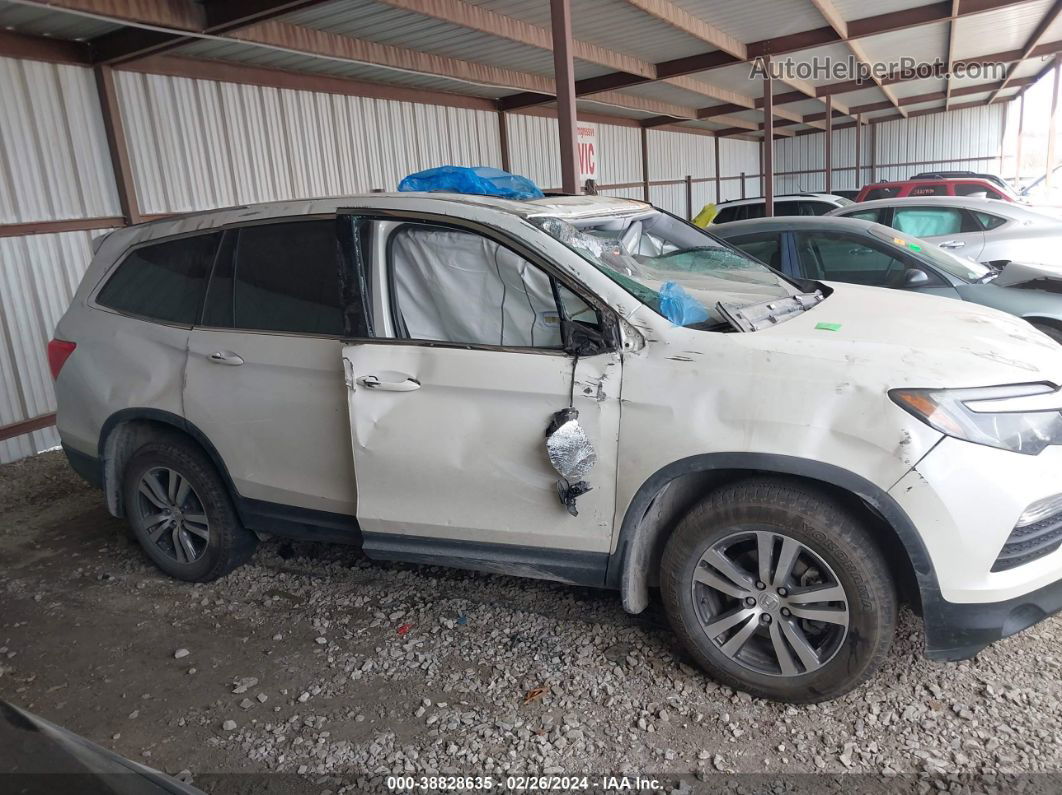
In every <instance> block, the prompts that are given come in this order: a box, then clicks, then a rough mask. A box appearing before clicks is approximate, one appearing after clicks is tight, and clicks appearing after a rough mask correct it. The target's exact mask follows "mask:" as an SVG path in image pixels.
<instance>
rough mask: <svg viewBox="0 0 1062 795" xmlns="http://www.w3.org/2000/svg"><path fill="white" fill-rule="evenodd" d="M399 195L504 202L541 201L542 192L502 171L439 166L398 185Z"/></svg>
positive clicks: (517, 176)
mask: <svg viewBox="0 0 1062 795" xmlns="http://www.w3.org/2000/svg"><path fill="white" fill-rule="evenodd" d="M398 189H399V190H400V191H448V192H451V193H471V194H473V195H476V196H498V197H500V198H503V199H541V198H542V197H543V193H542V191H540V190H539V189H538V186H537V185H535V183H534V182H532V181H531V180H529V179H528V178H527V177H521V176H520V175H518V174H510V173H509V172H508V171H502V170H501V169H500V168H490V167H488V166H476V167H474V168H465V167H463V166H439V167H438V168H429V169H428V170H427V171H418V172H417V173H416V174H410V175H409V176H408V177H406V178H405V179H403V180H402V181H401V182H399V183H398Z"/></svg>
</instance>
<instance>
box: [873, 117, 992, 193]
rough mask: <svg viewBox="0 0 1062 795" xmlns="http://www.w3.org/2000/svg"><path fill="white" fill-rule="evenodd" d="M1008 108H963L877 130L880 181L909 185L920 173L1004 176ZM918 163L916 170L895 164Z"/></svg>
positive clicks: (905, 120) (889, 123) (882, 126)
mask: <svg viewBox="0 0 1062 795" xmlns="http://www.w3.org/2000/svg"><path fill="white" fill-rule="evenodd" d="M1005 113H1006V107H1005V106H1004V105H987V106H983V107H979V108H964V109H963V110H960V111H955V112H952V113H936V114H933V115H931V116H919V117H917V118H914V119H902V120H897V121H888V122H883V123H882V124H879V125H878V126H877V134H876V136H877V158H876V160H877V163H878V169H877V178H878V179H879V180H885V179H906V178H907V177H909V176H910V175H911V174H912V173H916V172H918V171H930V170H933V169H945V170H948V171H953V170H957V169H968V170H970V171H991V172H998V171H999V170H1000V161H999V157H1000V153H1001V151H1002V149H1001V147H1002V144H1003V119H1004V118H1005ZM902 162H910V163H917V164H918V165H917V166H916V167H915V168H913V169H912V168H911V167H907V166H890V165H889V164H891V163H902Z"/></svg>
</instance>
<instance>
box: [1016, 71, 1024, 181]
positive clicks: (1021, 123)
mask: <svg viewBox="0 0 1062 795" xmlns="http://www.w3.org/2000/svg"><path fill="white" fill-rule="evenodd" d="M1018 103H1019V104H1018V151H1017V152H1016V153H1015V155H1014V184H1015V186H1017V187H1019V188H1020V187H1021V139H1022V136H1023V134H1024V133H1025V93H1024V92H1022V95H1021V98H1020V99H1019V100H1018Z"/></svg>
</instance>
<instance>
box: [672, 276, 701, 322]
mask: <svg viewBox="0 0 1062 795" xmlns="http://www.w3.org/2000/svg"><path fill="white" fill-rule="evenodd" d="M660 314H662V315H663V316H664V317H666V318H667V319H668V320H670V321H671V322H672V323H674V324H675V325H676V326H690V325H693V324H694V323H703V322H704V321H705V320H707V319H708V310H707V309H705V308H704V304H702V303H701V302H700V301H698V300H697V299H696V298H694V297H693V296H692V295H690V294H689V293H687V292H686V290H685V289H683V287H682V285H681V284H679V283H678V282H664V286H663V287H661V288H660Z"/></svg>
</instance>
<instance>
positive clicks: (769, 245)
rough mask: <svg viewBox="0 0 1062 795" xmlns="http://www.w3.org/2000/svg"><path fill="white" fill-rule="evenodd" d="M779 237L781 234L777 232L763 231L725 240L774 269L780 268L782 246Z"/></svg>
mask: <svg viewBox="0 0 1062 795" xmlns="http://www.w3.org/2000/svg"><path fill="white" fill-rule="evenodd" d="M780 239H781V235H779V233H778V232H764V233H763V234H758V235H741V236H739V237H731V238H728V239H727V242H728V243H730V244H731V245H732V246H736V247H737V248H739V249H741V250H742V251H744V252H745V253H746V254H748V255H749V256H750V257H755V258H756V259H758V260H759V261H760V262H762V263H763V264H764V265H770V266H771V267H772V268H774V269H775V270H781V269H782V246H781V243H780Z"/></svg>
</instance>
